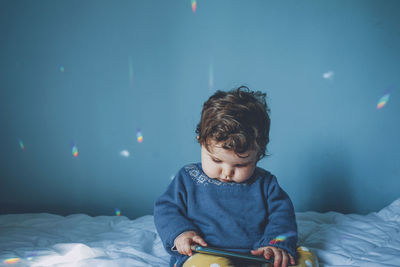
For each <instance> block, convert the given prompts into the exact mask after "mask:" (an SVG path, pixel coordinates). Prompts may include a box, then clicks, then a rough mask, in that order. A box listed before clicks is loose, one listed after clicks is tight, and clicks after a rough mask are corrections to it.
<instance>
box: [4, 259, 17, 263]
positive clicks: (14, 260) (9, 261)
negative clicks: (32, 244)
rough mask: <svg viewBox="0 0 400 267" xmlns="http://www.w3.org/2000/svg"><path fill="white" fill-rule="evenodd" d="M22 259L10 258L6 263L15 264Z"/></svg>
mask: <svg viewBox="0 0 400 267" xmlns="http://www.w3.org/2000/svg"><path fill="white" fill-rule="evenodd" d="M20 260H21V259H20V258H9V259H6V260H4V263H5V264H14V263H17V262H19V261H20Z"/></svg>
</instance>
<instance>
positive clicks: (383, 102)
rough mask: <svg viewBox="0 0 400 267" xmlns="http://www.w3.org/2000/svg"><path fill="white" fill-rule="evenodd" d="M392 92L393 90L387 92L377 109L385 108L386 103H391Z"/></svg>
mask: <svg viewBox="0 0 400 267" xmlns="http://www.w3.org/2000/svg"><path fill="white" fill-rule="evenodd" d="M390 91H391V90H388V91H386V93H385V94H384V95H383V96H382V97H381V98H380V99H379V101H378V105H377V106H376V108H377V109H381V108H383V107H384V106H385V105H386V103H387V102H388V101H389V97H390Z"/></svg>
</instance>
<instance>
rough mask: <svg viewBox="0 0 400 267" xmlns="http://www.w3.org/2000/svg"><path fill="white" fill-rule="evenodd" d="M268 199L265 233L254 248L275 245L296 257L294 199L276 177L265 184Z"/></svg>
mask: <svg viewBox="0 0 400 267" xmlns="http://www.w3.org/2000/svg"><path fill="white" fill-rule="evenodd" d="M264 191H265V192H264V193H265V194H266V199H267V205H266V206H267V209H268V218H267V219H268V221H267V224H266V226H265V230H264V235H263V236H262V238H261V239H260V240H259V241H258V242H256V244H254V249H257V248H260V247H265V246H274V247H279V248H282V249H284V250H286V251H287V252H288V253H290V254H291V255H292V256H293V257H294V258H296V246H297V239H298V237H297V224H296V216H295V212H294V207H293V204H292V201H291V200H290V198H289V196H288V195H287V194H286V192H285V191H284V190H283V189H282V188H281V187H280V186H279V184H278V182H277V180H276V177H275V176H272V177H271V179H270V182H269V183H267V184H266V185H265V186H264Z"/></svg>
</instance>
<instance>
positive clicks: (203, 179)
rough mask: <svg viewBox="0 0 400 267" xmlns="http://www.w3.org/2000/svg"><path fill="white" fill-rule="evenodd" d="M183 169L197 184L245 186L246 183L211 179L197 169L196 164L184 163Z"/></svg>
mask: <svg viewBox="0 0 400 267" xmlns="http://www.w3.org/2000/svg"><path fill="white" fill-rule="evenodd" d="M184 169H185V171H186V172H187V173H188V174H189V176H190V178H192V180H193V181H194V182H195V183H196V184H197V185H204V186H207V185H209V184H215V185H217V186H247V185H248V184H247V183H234V182H228V183H223V182H221V181H218V180H217V179H211V178H209V177H208V176H207V175H205V174H204V173H202V171H201V170H200V169H199V167H198V166H196V165H195V164H190V165H186V166H185V167H184Z"/></svg>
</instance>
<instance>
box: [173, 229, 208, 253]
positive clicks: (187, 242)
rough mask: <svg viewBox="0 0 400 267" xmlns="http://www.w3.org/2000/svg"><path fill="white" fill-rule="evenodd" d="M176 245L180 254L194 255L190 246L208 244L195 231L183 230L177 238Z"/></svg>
mask: <svg viewBox="0 0 400 267" xmlns="http://www.w3.org/2000/svg"><path fill="white" fill-rule="evenodd" d="M174 244H175V247H176V249H177V250H178V252H179V253H180V254H183V255H187V256H192V250H191V249H190V246H191V245H192V244H199V245H201V246H207V243H206V242H205V241H204V240H203V238H201V237H200V236H199V235H198V234H197V233H196V232H194V231H187V232H183V233H182V234H180V235H178V237H177V238H175V242H174Z"/></svg>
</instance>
